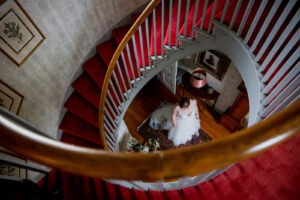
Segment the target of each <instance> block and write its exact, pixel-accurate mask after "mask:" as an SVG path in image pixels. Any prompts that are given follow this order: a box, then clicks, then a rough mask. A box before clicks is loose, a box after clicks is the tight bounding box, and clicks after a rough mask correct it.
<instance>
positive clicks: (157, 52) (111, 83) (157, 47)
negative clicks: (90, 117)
mask: <svg viewBox="0 0 300 200" xmlns="http://www.w3.org/2000/svg"><path fill="white" fill-rule="evenodd" d="M163 2H164V3H163ZM180 2H181V1H180ZM184 2H186V4H180V3H179V1H174V2H173V1H169V2H167V1H162V3H161V4H159V3H160V1H158V0H154V1H152V2H151V3H150V4H149V6H148V7H147V9H146V10H145V11H144V12H143V14H142V15H141V16H140V17H139V18H138V19H137V21H136V22H135V24H134V25H133V27H132V28H131V29H130V31H129V32H128V33H127V35H126V36H125V37H124V39H123V42H122V43H121V44H120V46H119V48H118V49H117V51H116V54H115V56H114V57H113V59H112V61H111V64H110V67H109V69H108V72H107V75H106V78H105V82H104V86H103V89H102V94H101V101H100V111H99V116H100V121H99V123H100V128H101V134H102V138H103V142H104V143H107V144H105V145H107V146H106V147H109V148H110V149H111V150H114V145H115V140H116V136H117V135H116V133H117V129H118V125H119V124H118V122H119V121H120V120H121V119H122V115H123V114H124V112H125V111H126V106H124V105H125V104H126V103H127V104H128V99H130V98H131V99H132V96H134V94H136V91H138V90H139V88H135V87H137V84H139V82H141V81H143V79H146V78H145V77H146V76H147V74H146V71H150V70H155V68H156V67H157V66H158V64H156V63H157V62H158V61H159V60H162V59H165V58H166V57H167V56H172V55H170V54H168V52H170V51H173V50H174V51H178V50H180V48H181V46H180V45H181V44H182V43H183V42H184V40H181V39H179V38H177V35H178V34H179V35H181V36H183V37H181V38H183V39H189V40H191V41H192V38H194V35H193V34H194V32H193V31H195V32H197V33H200V34H204V35H205V36H207V37H210V38H213V34H212V33H213V32H214V24H213V20H218V21H220V23H223V24H225V25H226V24H227V25H228V28H229V29H231V30H232V31H233V32H234V33H235V34H237V35H238V36H240V38H241V41H244V43H245V44H246V46H248V47H249V51H250V52H251V51H253V54H252V57H253V59H254V60H257V71H258V72H259V71H262V73H260V75H261V77H260V78H261V82H260V83H261V85H262V86H261V89H262V92H264V93H267V94H266V96H265V97H264V96H263V98H262V99H261V102H263V103H264V104H262V105H263V107H262V109H261V112H259V113H258V114H259V115H260V116H261V117H262V118H265V120H263V121H262V122H260V123H258V124H256V125H254V126H252V127H250V128H247V129H244V130H242V131H239V132H237V133H236V134H233V135H230V136H228V137H226V138H224V139H221V140H218V141H214V142H208V143H205V144H201V145H195V146H190V147H185V148H179V149H174V150H168V151H162V152H158V153H149V154H143V153H122V152H108V151H102V150H96V149H91V148H82V147H75V146H73V145H68V144H63V143H61V142H57V141H55V140H52V139H49V138H46V137H44V136H41V135H38V134H37V131H35V130H30V129H28V128H26V127H24V126H20V124H18V123H17V122H16V121H15V119H13V118H7V117H5V114H4V113H3V111H2V110H0V111H1V114H0V144H1V145H3V146H4V147H5V148H7V149H9V150H11V151H13V152H15V153H17V154H19V155H21V156H23V157H26V158H29V159H31V160H33V161H36V162H39V163H41V164H45V165H47V166H50V167H54V168H58V169H61V170H64V171H68V172H71V173H76V174H81V175H85V176H93V177H101V178H111V179H123V180H145V181H155V180H173V179H176V178H179V177H183V176H194V175H197V174H199V173H202V172H206V171H209V170H213V169H216V168H220V167H224V166H228V165H229V164H231V163H235V162H238V161H239V160H242V159H245V158H248V157H251V156H253V155H256V154H257V153H259V152H262V151H265V150H267V149H268V148H270V147H272V146H273V145H275V144H278V143H280V142H282V141H284V140H285V139H287V138H289V137H291V136H292V135H295V134H297V133H299V132H300V130H299V128H300V127H299V124H300V100H296V99H298V98H299V88H300V87H299V77H300V76H299V45H297V44H298V41H299V32H298V31H299V28H297V25H298V24H299V6H297V3H298V1H296V3H295V1H288V2H287V1H278V2H277V1H275V2H276V3H274V4H272V5H271V4H268V3H267V2H266V1H259V3H257V2H256V3H255V2H254V3H253V1H251V0H250V1H249V4H246V6H244V4H243V3H241V0H238V1H230V0H227V1H226V2H225V1H224V2H223V3H224V6H221V7H222V9H223V7H224V8H225V9H224V12H220V11H219V6H218V5H219V4H218V3H217V1H212V2H213V3H212V4H209V2H211V1H207V0H205V1H201V2H200V1H199V0H197V1H195V2H194V1H188V0H187V1H184ZM167 3H168V6H169V7H168V8H172V6H171V4H174V5H175V4H176V5H177V7H176V8H177V9H176V11H177V12H176V13H181V12H180V10H181V9H183V13H184V14H183V15H182V17H181V16H180V17H179V21H180V23H179V26H181V25H182V24H184V22H185V24H186V26H185V25H183V26H181V27H183V29H182V30H179V27H178V28H177V23H175V27H176V28H175V29H173V30H174V33H175V34H174V35H175V36H174V35H173V34H172V32H171V33H170V32H168V33H166V32H167V31H166V30H165V29H164V28H163V30H162V32H164V33H166V34H162V35H169V36H170V37H169V38H168V39H166V38H164V37H163V36H161V35H156V34H158V33H159V32H156V31H155V30H154V31H153V38H154V39H153V49H152V50H151V49H150V45H149V44H150V37H147V35H148V36H149V18H150V17H152V19H154V18H158V16H159V15H158V10H157V8H159V7H157V6H158V5H162V7H163V4H167ZM194 3H195V10H197V9H196V8H197V7H198V6H200V3H202V4H203V5H202V4H201V6H203V10H204V12H202V13H206V11H207V10H210V13H212V14H211V15H206V14H202V15H201V13H200V15H201V16H202V18H204V17H205V18H206V19H208V20H207V21H206V20H197V19H198V18H197V17H198V14H195V13H192V14H191V18H192V19H193V20H192V23H191V20H187V21H186V19H187V18H189V16H190V15H189V14H187V12H189V11H190V10H189V9H187V8H188V7H189V6H187V5H193V4H194ZM219 3H220V2H219ZM278 3H279V7H278V5H277V4H278ZM197 4H198V6H197ZM295 4H296V6H295ZM184 5H186V7H184ZM282 5H283V7H282V10H283V12H279V14H278V8H281V6H282ZM243 6H244V7H246V8H244V7H243ZM270 6H271V8H270ZM273 6H276V7H277V9H276V7H274V9H273ZM265 7H269V9H268V10H267V11H266V12H265ZM160 8H161V7H160ZM242 8H244V9H245V10H243V12H242V17H240V15H239V14H240V13H241V12H239V11H240V9H242ZM252 8H255V9H254V10H255V15H251V14H249V13H251V12H252V11H253V9H252ZM256 8H257V9H256ZM230 9H232V10H233V14H232V15H227V14H226V11H227V10H230ZM249 9H250V10H249ZM166 10H167V9H164V11H166ZM169 10H172V9H169ZM178 10H179V11H178ZM272 10H273V11H272ZM256 11H257V12H256ZM268 11H270V12H268ZM150 13H151V16H149V14H150ZM163 13H164V12H161V13H160V14H161V15H164V14H166V13H167V12H165V13H164V14H163ZM170 13H171V12H169V13H168V15H169V16H171V17H169V21H171V19H172V13H171V14H170ZM189 13H190V12H189ZM196 13H197V12H196ZM224 13H225V14H224ZM290 13H292V14H290ZM200 15H199V16H200ZM175 16H176V15H175ZM194 16H196V19H195V20H194ZM245 16H246V17H245ZM248 16H252V18H249V17H248ZM253 16H254V18H253ZM263 16H264V17H265V18H266V19H265V20H260V19H264V17H263ZM269 16H270V17H269ZM273 16H276V17H274V18H275V19H276V20H275V21H274V20H273V21H272V22H271V23H270V25H271V26H272V27H271V29H270V30H268V28H264V26H262V24H265V23H267V21H266V20H267V19H268V18H271V19H273ZM175 18H176V17H175ZM200 18H201V17H200ZM176 19H177V18H176ZM236 21H238V22H236ZM156 22H157V21H154V22H153V29H157V28H158V26H157V24H155V23H156ZM194 22H195V23H194ZM189 23H190V25H189ZM162 24H163V23H162ZM180 24H181V25H180ZM140 25H142V26H140ZM194 25H195V26H194ZM227 25H226V26H227ZM261 26H262V27H263V28H259V27H261ZM282 26H284V27H285V28H283V29H282ZM147 27H148V28H147ZM268 27H269V26H268ZM147 29H148V31H147ZM198 29H199V30H198ZM136 30H138V34H137V32H135V31H136ZM143 30H145V31H143ZM177 30H178V31H177ZM278 30H280V31H279V33H278V34H277V32H278ZM143 33H145V35H146V40H144V41H145V42H141V43H140V45H142V44H147V45H146V47H147V48H141V47H138V45H137V44H136V42H137V40H136V37H138V36H139V35H141V36H139V37H140V38H143V37H142V36H143V35H144V34H143ZM253 34H254V35H255V36H252V35H253ZM256 35H257V36H256ZM259 35H261V37H258V36H259ZM184 36H186V37H184ZM190 36H191V37H190ZM147 38H148V40H147ZM157 38H159V40H157ZM257 38H258V39H257ZM196 39H197V38H196ZM177 40H179V41H177ZM256 40H258V41H257V42H256ZM148 41H149V42H148ZM274 41H276V44H277V43H279V44H280V45H279V46H277V45H274ZM128 42H129V43H128ZM256 43H257V44H256ZM142 46H143V45H142ZM257 46H259V48H257ZM142 49H147V52H148V54H147V56H142V58H144V59H141V60H138V59H136V58H137V57H136V55H137V54H138V52H139V53H140V55H144V54H143V53H142ZM251 49H252V50H251ZM131 50H132V51H131ZM165 51H168V52H165ZM261 51H262V53H261ZM132 52H133V53H132ZM131 55H132V56H133V57H132V56H131ZM131 57H132V58H134V59H130V58H131ZM149 57H150V58H149ZM266 60H267V61H266ZM144 62H145V65H144ZM265 62H266V63H265ZM134 63H135V65H134ZM146 63H147V64H146ZM264 63H265V64H264ZM115 66H116V67H115ZM134 66H139V67H137V68H134ZM122 74H124V76H122ZM144 75H145V76H144ZM277 80H278V81H277ZM121 83H122V84H121ZM265 83H266V84H265ZM270 84H271V85H270ZM130 95H131V96H130ZM270 95H271V96H270ZM273 96H274V98H273ZM268 98H269V100H267V99H268ZM126 100H127V101H126ZM293 101H295V102H294V103H293V104H292V105H290V106H289V107H288V108H286V109H285V110H283V111H280V112H279V113H277V114H275V113H276V112H277V111H279V110H281V109H282V108H283V107H286V106H287V105H288V104H291V103H292V102H293ZM264 105H266V106H264ZM250 109H251V108H250ZM224 152H226V154H224Z"/></svg>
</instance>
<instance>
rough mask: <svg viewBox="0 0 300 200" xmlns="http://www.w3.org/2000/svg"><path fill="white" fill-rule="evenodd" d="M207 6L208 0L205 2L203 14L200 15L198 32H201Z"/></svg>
mask: <svg viewBox="0 0 300 200" xmlns="http://www.w3.org/2000/svg"><path fill="white" fill-rule="evenodd" d="M207 4H208V0H205V3H204V8H203V13H202V18H201V25H200V30H203V24H204V21H205V13H206V10H207Z"/></svg>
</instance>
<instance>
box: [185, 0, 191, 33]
mask: <svg viewBox="0 0 300 200" xmlns="http://www.w3.org/2000/svg"><path fill="white" fill-rule="evenodd" d="M189 10H190V0H188V1H187V5H186V9H185V20H184V36H186V29H187V25H188V16H189Z"/></svg>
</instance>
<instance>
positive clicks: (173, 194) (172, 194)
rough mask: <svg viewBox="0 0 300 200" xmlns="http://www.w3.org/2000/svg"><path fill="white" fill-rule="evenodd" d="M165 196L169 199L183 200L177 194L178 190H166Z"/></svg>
mask: <svg viewBox="0 0 300 200" xmlns="http://www.w3.org/2000/svg"><path fill="white" fill-rule="evenodd" d="M166 194H167V196H168V198H169V199H176V200H183V198H182V197H181V195H180V193H179V190H168V191H166Z"/></svg>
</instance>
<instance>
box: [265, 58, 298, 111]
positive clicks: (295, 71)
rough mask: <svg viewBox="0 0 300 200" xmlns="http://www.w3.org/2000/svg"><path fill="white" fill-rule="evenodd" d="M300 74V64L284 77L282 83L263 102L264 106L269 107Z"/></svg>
mask: <svg viewBox="0 0 300 200" xmlns="http://www.w3.org/2000/svg"><path fill="white" fill-rule="evenodd" d="M299 72H300V63H299V62H298V64H297V65H296V66H295V67H294V68H293V69H292V70H291V71H290V72H289V73H288V74H287V75H286V76H285V77H284V79H283V80H282V81H280V83H279V84H278V85H276V87H275V88H274V89H273V90H272V92H271V93H270V94H269V95H268V96H267V97H266V98H265V100H264V101H263V105H264V106H266V105H268V104H269V103H270V102H271V101H272V99H274V98H275V97H276V96H277V95H278V94H279V92H280V91H281V90H282V89H283V88H284V87H285V86H286V85H287V84H288V83H289V82H290V81H291V80H292V79H293V78H295V76H296V75H298V76H299ZM276 75H277V74H276Z"/></svg>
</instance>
